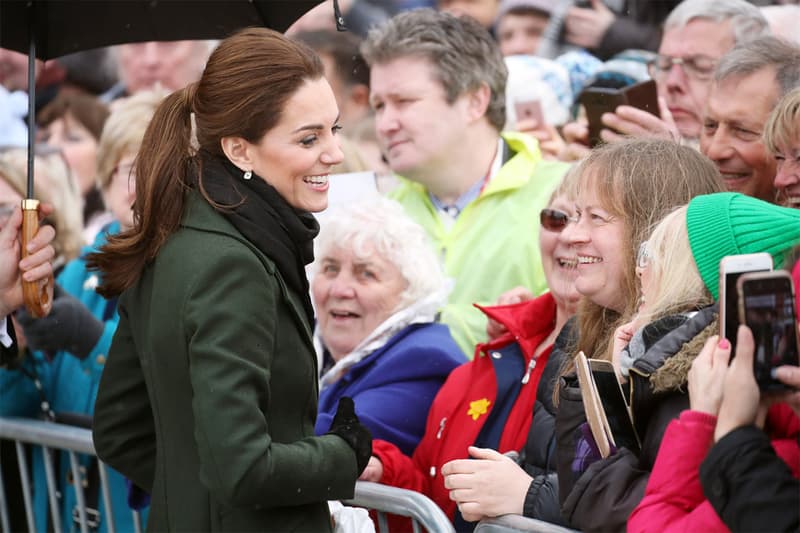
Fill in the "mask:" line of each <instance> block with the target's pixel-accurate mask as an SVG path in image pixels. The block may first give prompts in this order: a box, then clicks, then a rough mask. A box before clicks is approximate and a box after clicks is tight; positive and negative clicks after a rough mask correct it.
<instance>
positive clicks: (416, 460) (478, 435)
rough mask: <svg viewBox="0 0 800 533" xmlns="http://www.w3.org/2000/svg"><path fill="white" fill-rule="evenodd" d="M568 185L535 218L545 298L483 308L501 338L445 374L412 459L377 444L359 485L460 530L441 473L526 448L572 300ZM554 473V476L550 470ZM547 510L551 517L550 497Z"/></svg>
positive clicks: (526, 481)
mask: <svg viewBox="0 0 800 533" xmlns="http://www.w3.org/2000/svg"><path fill="white" fill-rule="evenodd" d="M571 179H573V178H572V176H570V175H568V176H567V177H566V178H565V180H564V183H562V184H561V186H560V187H559V188H558V189H557V190H556V191H555V192H554V194H553V198H552V200H551V202H550V204H549V206H548V207H549V208H548V209H545V210H543V211H542V215H541V223H542V227H543V229H544V230H545V231H542V232H541V233H540V248H541V252H542V263H543V268H544V272H545V277H546V278H547V284H548V286H549V287H550V292H549V293H545V294H543V295H542V296H539V297H538V298H535V299H533V300H529V301H526V302H522V303H519V304H512V305H501V306H496V307H488V308H483V309H482V310H483V311H484V312H485V313H486V314H487V315H488V316H489V317H490V318H492V319H494V320H496V321H498V322H500V323H501V324H503V325H504V326H505V327H506V329H507V332H506V333H505V334H503V335H502V336H500V337H498V338H497V339H494V340H492V341H490V342H487V343H484V344H479V345H478V346H477V347H476V349H475V357H474V359H473V360H472V361H470V362H469V363H466V364H464V365H462V366H460V367H458V368H457V369H455V370H454V371H453V372H452V373H451V374H450V376H449V377H448V379H447V381H446V382H445V384H444V385H443V386H442V388H441V389H440V390H439V393H438V394H437V396H436V398H435V399H434V401H433V404H432V406H431V409H430V411H429V413H428V419H427V423H426V428H425V434H424V435H423V437H422V440H421V441H420V443H419V445H418V446H417V448H416V450H415V451H414V454H413V456H412V457H408V456H407V455H404V454H403V453H402V452H401V451H400V450H399V449H398V448H397V447H396V446H394V445H393V444H391V443H388V442H386V441H381V440H375V441H373V457H372V459H371V460H370V463H369V465H368V466H367V469H366V470H365V471H364V473H363V474H362V476H361V478H360V479H362V480H366V481H374V482H380V483H384V484H387V485H392V486H395V487H401V488H405V489H411V490H415V491H418V492H421V493H422V494H425V495H426V496H428V497H430V498H431V499H432V500H433V501H434V502H436V503H437V504H438V505H439V506H440V507H441V508H442V509H443V510H444V511H445V513H447V515H448V516H449V517H450V518H451V519H454V520H455V521H456V525H457V526H458V525H459V523H462V524H463V520H462V519H461V517H460V516H459V517H456V504H455V502H453V501H451V500H450V496H449V490H448V489H447V488H445V485H444V481H443V477H442V473H441V469H442V466H443V465H444V464H445V463H447V462H449V461H451V460H453V459H465V458H467V457H469V453H468V451H467V450H468V448H469V447H470V446H473V445H474V446H478V447H480V448H482V449H484V450H488V451H491V450H497V451H499V452H500V453H505V452H508V451H512V450H513V451H516V450H520V449H522V448H523V447H524V445H525V441H526V439H527V437H528V430H529V428H530V425H531V420H532V416H533V412H534V404H535V403H536V402H537V392H539V391H538V389H539V387H538V385H539V382H540V379H541V376H542V374H543V372H546V370H545V367H546V366H547V361H548V358H549V355H550V350H551V348H552V345H553V342H554V340H555V338H556V336H557V334H558V332H559V331H560V330H561V327H562V326H563V325H564V323H565V322H566V321H567V319H568V318H569V317H570V316H572V314H573V313H574V311H575V305H576V303H577V300H578V293H577V292H576V290H575V286H574V283H573V282H574V278H575V264H576V258H575V254H574V253H573V252H572V250H571V247H570V246H568V245H566V244H564V243H563V242H562V240H561V239H560V237H559V235H560V231H561V230H562V229H563V228H564V227H566V225H567V224H568V223H569V221H570V220H571V218H572V217H573V216H574V213H573V210H574V209H573V207H572V204H573V202H570V201H568V198H567V197H566V195H565V194H564V193H563V191H565V190H566V188H567V186H568V182H569V181H570V180H571ZM544 382H545V381H544V380H543V381H542V383H543V384H544ZM549 395H550V396H551V395H552V389H550V394H549ZM539 396H541V394H539ZM545 396H548V394H547V393H545ZM537 416H538V415H537ZM517 470H518V471H519V473H520V474H522V475H524V476H526V478H525V479H521V482H522V483H523V484H524V485H525V487H524V488H523V490H522V491H520V493H521V494H524V493H525V490H526V489H527V487H528V485H530V483H531V480H532V477H531V476H529V475H528V474H526V473H525V472H524V471H523V470H522V469H517ZM552 472H553V475H555V466H554V465H553V469H552ZM553 502H554V503H555V512H556V514H557V513H558V510H557V497H556V495H555V494H554V495H553ZM521 505H522V504H520V509H519V512H521V511H522V509H521ZM458 529H461V528H458Z"/></svg>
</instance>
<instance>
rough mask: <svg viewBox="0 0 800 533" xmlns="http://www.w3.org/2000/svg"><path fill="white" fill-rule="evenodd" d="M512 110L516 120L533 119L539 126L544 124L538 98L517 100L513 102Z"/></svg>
mask: <svg viewBox="0 0 800 533" xmlns="http://www.w3.org/2000/svg"><path fill="white" fill-rule="evenodd" d="M514 112H515V114H516V115H517V120H522V119H525V120H531V119H533V120H535V121H536V122H537V123H538V124H539V125H540V126H541V125H544V112H543V111H542V104H541V102H540V101H539V100H525V101H522V100H518V101H516V102H514Z"/></svg>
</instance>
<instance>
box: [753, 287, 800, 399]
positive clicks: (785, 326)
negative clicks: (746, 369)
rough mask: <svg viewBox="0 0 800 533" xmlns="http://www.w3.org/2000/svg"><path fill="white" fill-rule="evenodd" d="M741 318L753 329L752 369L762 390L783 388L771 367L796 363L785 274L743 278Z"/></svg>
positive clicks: (789, 291) (791, 300) (793, 323)
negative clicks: (742, 312)
mask: <svg viewBox="0 0 800 533" xmlns="http://www.w3.org/2000/svg"><path fill="white" fill-rule="evenodd" d="M742 293H743V295H744V306H743V307H744V319H745V322H746V323H747V326H748V327H749V328H750V330H751V331H752V332H753V340H754V341H755V353H754V354H753V372H754V374H755V377H756V381H757V382H758V384H759V386H760V387H761V388H762V389H775V388H779V389H782V388H786V386H785V385H783V384H782V383H780V382H779V381H776V380H774V379H773V378H772V375H771V371H772V369H773V368H775V367H778V366H781V365H795V366H796V365H797V364H798V353H797V325H796V321H797V319H796V316H795V309H794V294H793V291H792V285H791V281H790V279H789V278H788V277H775V278H762V279H753V280H747V281H745V283H744V284H743V285H742Z"/></svg>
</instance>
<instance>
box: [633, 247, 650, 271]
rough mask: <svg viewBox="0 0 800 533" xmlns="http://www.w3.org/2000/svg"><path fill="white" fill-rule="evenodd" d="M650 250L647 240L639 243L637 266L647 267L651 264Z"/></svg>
mask: <svg viewBox="0 0 800 533" xmlns="http://www.w3.org/2000/svg"><path fill="white" fill-rule="evenodd" d="M650 259H651V256H650V250H649V249H648V248H647V241H644V242H643V243H642V244H640V245H639V251H638V252H637V253H636V266H637V267H638V268H642V269H644V268H647V265H649V264H650Z"/></svg>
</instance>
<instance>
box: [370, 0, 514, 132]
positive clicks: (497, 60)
mask: <svg viewBox="0 0 800 533" xmlns="http://www.w3.org/2000/svg"><path fill="white" fill-rule="evenodd" d="M361 53H362V55H363V56H364V59H365V60H366V61H367V64H368V65H369V66H370V68H371V67H372V66H373V65H375V64H382V63H388V62H390V61H393V60H395V59H398V58H401V57H408V56H419V57H423V58H425V59H427V60H428V61H429V62H430V65H431V67H432V68H433V70H434V72H435V75H436V76H437V78H438V80H439V82H440V83H441V84H442V86H443V87H444V89H445V93H446V94H447V101H448V102H449V103H451V104H452V103H453V102H455V101H456V99H457V98H458V97H459V96H461V95H462V94H464V93H466V92H467V91H472V90H475V89H477V88H478V87H480V86H481V85H482V84H484V83H486V84H487V85H488V86H489V90H490V91H491V96H490V100H489V107H488V109H487V110H486V116H487V118H488V119H489V122H490V123H491V124H492V126H494V127H495V128H496V129H497V130H498V131H500V130H501V129H502V128H503V125H504V124H505V121H506V78H507V77H508V69H507V68H506V65H505V62H504V61H503V55H502V54H501V53H500V48H499V47H498V46H497V43H496V42H495V41H494V39H492V36H491V35H490V34H489V32H488V31H487V30H486V29H485V28H484V27H483V26H481V25H480V24H479V23H478V22H476V21H475V20H473V19H471V18H470V17H455V16H453V15H451V14H449V13H443V12H439V11H434V10H433V9H414V10H411V11H405V12H402V13H400V14H398V15H396V16H394V17H392V18H391V19H389V20H388V21H387V22H386V23H385V24H383V25H381V26H377V27H375V28H373V29H372V30H370V32H369V34H368V35H367V38H366V40H365V41H364V42H363V43H362V44H361Z"/></svg>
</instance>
